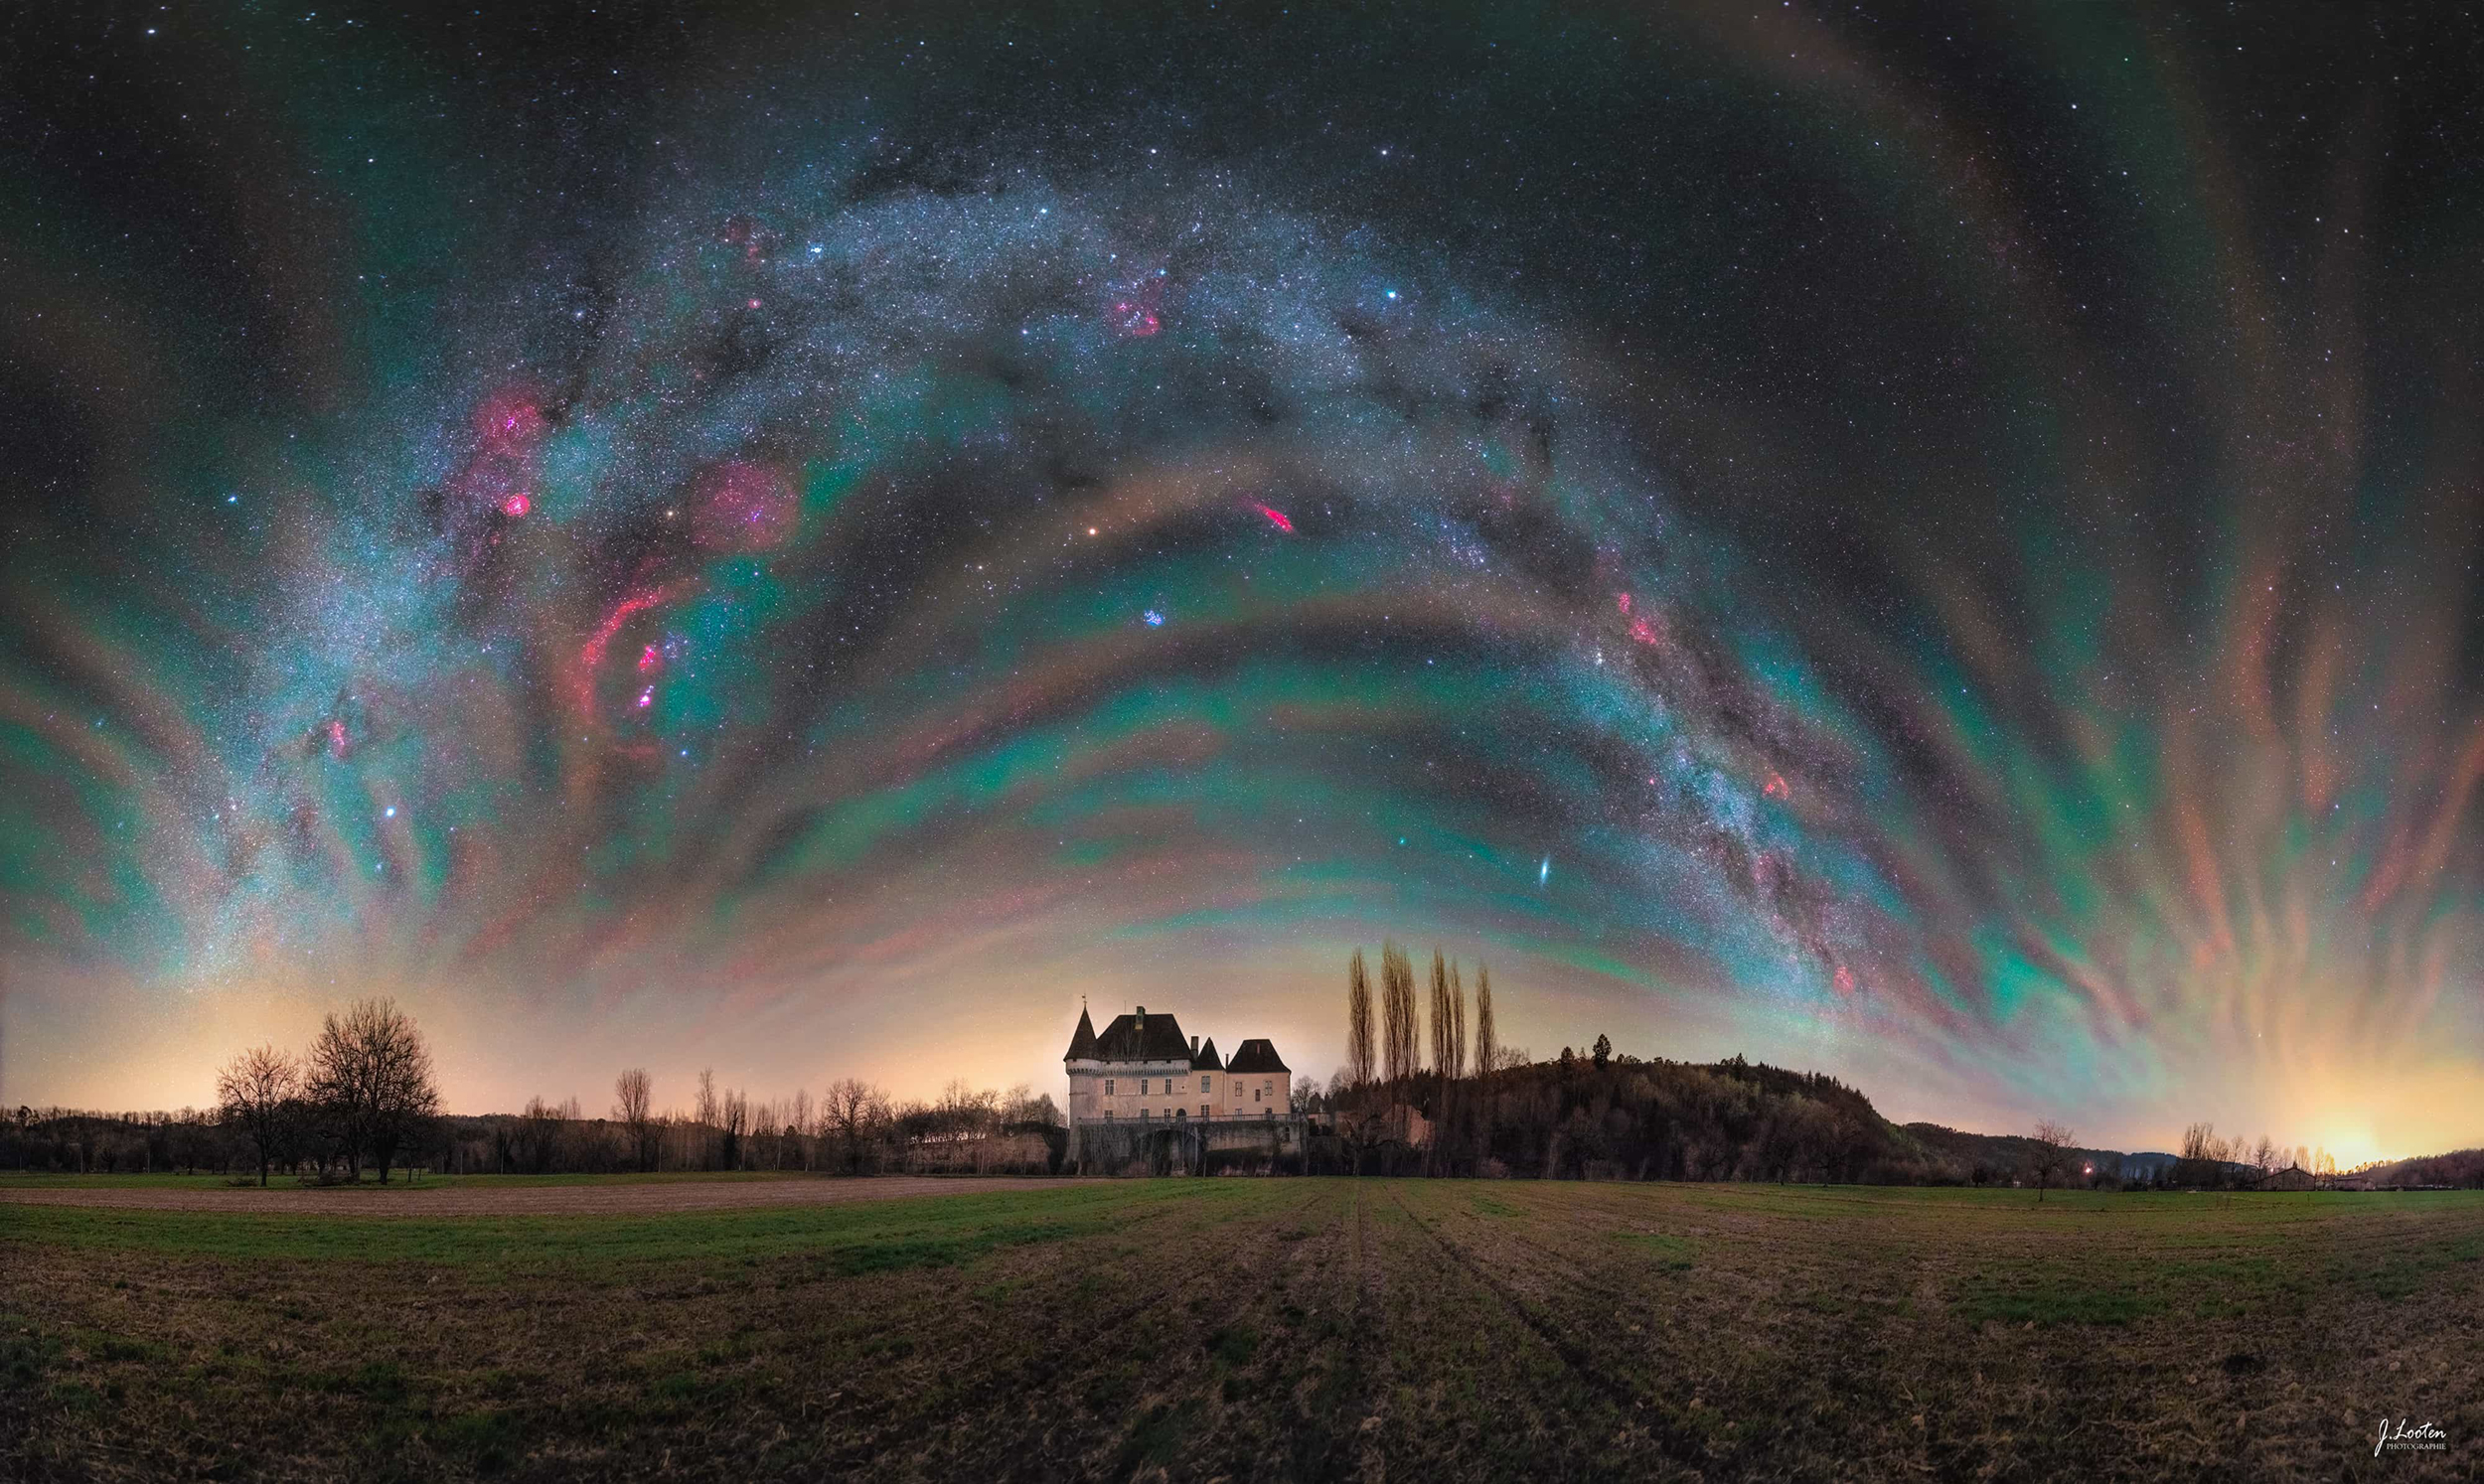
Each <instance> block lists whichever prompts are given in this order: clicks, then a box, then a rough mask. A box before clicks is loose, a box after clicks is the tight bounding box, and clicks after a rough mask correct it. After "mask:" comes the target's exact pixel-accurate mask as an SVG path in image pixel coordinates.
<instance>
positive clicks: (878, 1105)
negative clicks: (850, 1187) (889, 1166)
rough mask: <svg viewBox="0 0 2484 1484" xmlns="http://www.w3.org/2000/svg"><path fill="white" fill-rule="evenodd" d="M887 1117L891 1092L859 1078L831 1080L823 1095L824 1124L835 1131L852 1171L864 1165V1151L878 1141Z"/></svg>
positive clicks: (822, 1120) (822, 1111)
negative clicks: (877, 1137)
mask: <svg viewBox="0 0 2484 1484" xmlns="http://www.w3.org/2000/svg"><path fill="white" fill-rule="evenodd" d="M887 1117H888V1095H887V1094H886V1093H883V1092H881V1091H880V1090H879V1089H877V1088H875V1087H873V1086H871V1085H870V1084H869V1083H867V1082H864V1081H862V1080H861V1079H860V1078H858V1077H848V1078H845V1079H843V1080H842V1081H838V1082H832V1083H830V1084H829V1085H828V1091H827V1092H825V1093H823V1094H822V1095H821V1096H820V1122H821V1126H823V1127H825V1128H828V1129H831V1130H833V1131H834V1132H835V1133H836V1135H837V1141H838V1143H839V1144H840V1145H842V1146H843V1148H844V1150H845V1156H846V1168H847V1169H849V1170H858V1169H860V1168H861V1167H862V1150H863V1148H864V1146H865V1145H866V1144H868V1143H870V1142H873V1141H875V1139H876V1136H877V1134H878V1132H879V1130H880V1128H881V1126H882V1125H883V1124H884V1123H885V1122H886V1121H887Z"/></svg>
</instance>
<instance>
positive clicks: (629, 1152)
mask: <svg viewBox="0 0 2484 1484" xmlns="http://www.w3.org/2000/svg"><path fill="white" fill-rule="evenodd" d="M656 1095H657V1086H656V1083H655V1080H654V1079H653V1078H652V1077H651V1076H650V1075H649V1073H648V1072H647V1070H646V1069H645V1068H643V1067H633V1068H629V1069H627V1070H625V1071H623V1072H622V1073H621V1074H620V1075H619V1076H618V1077H616V1078H615V1079H614V1081H613V1101H612V1106H611V1108H610V1110H609V1111H608V1113H605V1114H603V1115H599V1116H590V1115H588V1114H587V1113H585V1112H584V1110H583V1109H582V1108H581V1106H580V1103H579V1100H578V1099H577V1098H575V1097H567V1098H563V1099H561V1100H559V1101H557V1102H554V1101H552V1100H549V1099H546V1098H543V1097H540V1096H539V1097H535V1098H531V1099H529V1100H528V1102H527V1104H526V1107H525V1108H524V1109H523V1110H522V1111H521V1112H519V1113H497V1114H481V1115H476V1114H453V1113H443V1112H442V1111H441V1106H440V1095H439V1089H438V1083H437V1077H436V1072H435V1068H434V1066H433V1063H432V1059H431V1054H430V1051H429V1048H428V1046H427V1044H426V1043H425V1041H424V1039H423V1037H422V1034H421V1031H420V1030H419V1029H418V1028H417V1027H416V1026H415V1024H414V1021H413V1019H412V1017H411V1016H409V1015H407V1014H406V1013H405V1012H404V1011H403V1010H402V1009H400V1008H399V1007H398V1006H397V1005H396V1004H395V1003H394V1002H393V1001H391V1000H388V999H386V998H380V999H369V1000H363V1001H358V1002H357V1003H355V1004H353V1005H350V1006H348V1007H347V1008H346V1009H344V1010H343V1011H341V1012H337V1013H332V1014H330V1015H328V1016H327V1017H326V1019H325V1020H324V1021H323V1023H322V1025H321V1027H320V1031H319V1034H318V1036H317V1037H316V1038H315V1039H313V1041H312V1042H311V1044H310V1045H309V1047H308V1048H306V1049H304V1050H303V1051H300V1052H298V1053H297V1052H294V1051H290V1050H287V1049H284V1048H280V1047H277V1046H274V1045H263V1046H254V1047H251V1048H249V1049H248V1050H245V1051H243V1052H241V1053H240V1054H239V1055H237V1056H235V1057H233V1059H232V1060H231V1061H229V1062H227V1063H226V1064H225V1065H224V1067H223V1068H221V1069H220V1070H219V1072H218V1074H217V1097H218V1102H217V1106H216V1107H214V1108H212V1109H184V1110H182V1111H180V1112H179V1113H90V1112H83V1111H78V1110H70V1109H59V1108H54V1109H46V1110H42V1111H40V1112H38V1111H37V1110H34V1109H31V1108H21V1109H18V1110H17V1111H16V1113H14V1114H13V1115H0V1168H14V1169H28V1170H51V1171H67V1172H76V1173H89V1172H103V1173H112V1172H136V1171H151V1170H163V1171H168V1172H178V1171H185V1170H189V1171H207V1170H213V1171H215V1172H217V1173H220V1174H234V1173H236V1172H237V1173H239V1174H241V1175H242V1176H243V1177H244V1178H246V1179H250V1180H254V1181H255V1182H256V1183H258V1184H261V1185H264V1184H266V1183H267V1182H268V1181H269V1179H270V1178H271V1177H273V1176H275V1175H279V1174H282V1175H288V1176H295V1177H299V1178H301V1179H304V1180H306V1181H314V1182H331V1181H333V1182H339V1183H342V1182H345V1181H350V1180H360V1179H361V1178H362V1176H363V1172H364V1171H365V1170H367V1169H370V1168H375V1167H376V1168H377V1169H378V1170H379V1171H380V1172H381V1173H380V1178H381V1179H382V1180H383V1181H386V1180H387V1179H388V1177H389V1172H390V1171H391V1170H394V1169H398V1168H410V1167H415V1166H419V1167H421V1168H425V1169H429V1170H432V1171H436V1172H440V1173H446V1174H606V1173H622V1172H630V1171H644V1172H655V1171H737V1170H810V1171H819V1172H832V1173H843V1174H880V1173H939V1174H1000V1173H1012V1174H1027V1173H1033V1174H1041V1173H1047V1172H1051V1171H1054V1170H1057V1169H1058V1168H1059V1166H1060V1162H1061V1157H1062V1155H1063V1153H1064V1152H1065V1151H1066V1146H1067V1129H1066V1127H1065V1126H1064V1120H1063V1119H1062V1117H1061V1114H1060V1110H1059V1109H1058V1107H1057V1106H1056V1105H1055V1104H1054V1103H1053V1101H1052V1099H1051V1097H1050V1095H1048V1094H1036V1093H1034V1092H1032V1091H1031V1090H1029V1089H1028V1088H1027V1087H1026V1086H1025V1085H1024V1084H1019V1085H1018V1086H1016V1087H1012V1088H1009V1089H1008V1090H1007V1091H1000V1090H995V1089H991V1088H976V1087H974V1086H972V1085H970V1084H968V1083H967V1082H965V1081H963V1080H960V1081H953V1082H951V1083H950V1084H949V1086H948V1087H947V1088H946V1089H944V1090H943V1091H942V1092H941V1094H940V1096H939V1097H937V1098H933V1099H907V1100H900V1099H897V1098H893V1097H891V1096H890V1095H889V1094H888V1093H887V1091H886V1090H884V1089H882V1088H880V1087H878V1086H876V1085H874V1084H871V1083H868V1082H864V1081H862V1080H860V1079H858V1078H843V1079H839V1080H837V1081H834V1082H831V1083H829V1084H828V1086H827V1087H825V1088H824V1089H822V1090H821V1091H820V1092H819V1093H817V1094H816V1095H815V1094H814V1093H812V1092H811V1091H810V1090H808V1089H800V1090H797V1091H795V1092H793V1093H791V1094H788V1095H784V1096H781V1097H777V1098H772V1099H771V1098H754V1097H752V1096H750V1095H749V1094H748V1093H746V1092H745V1091H743V1090H741V1089H739V1088H731V1087H726V1086H723V1085H722V1084H720V1083H719V1082H718V1081H717V1079H716V1076H715V1074H714V1072H713V1071H712V1070H702V1071H701V1072H700V1073H699V1076H698V1079H697V1081H696V1083H695V1085H694V1086H693V1087H692V1089H691V1090H690V1097H689V1099H688V1102H687V1104H686V1105H684V1106H680V1107H673V1108H666V1107H662V1106H660V1105H659V1103H658V1101H657V1096H656Z"/></svg>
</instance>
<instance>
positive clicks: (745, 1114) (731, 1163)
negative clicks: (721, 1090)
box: [721, 1088, 750, 1170]
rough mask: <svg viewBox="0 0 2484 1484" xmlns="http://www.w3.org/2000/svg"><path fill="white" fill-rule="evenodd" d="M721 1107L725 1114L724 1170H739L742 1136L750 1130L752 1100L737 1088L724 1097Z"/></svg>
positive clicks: (740, 1165)
mask: <svg viewBox="0 0 2484 1484" xmlns="http://www.w3.org/2000/svg"><path fill="white" fill-rule="evenodd" d="M721 1106H722V1109H723V1114H724V1122H723V1128H724V1148H723V1159H724V1168H726V1169H728V1170H737V1169H740V1168H741V1167H742V1135H743V1134H744V1133H746V1132H748V1131H749V1128H750V1100H749V1099H748V1098H746V1097H744V1096H743V1095H742V1092H741V1090H740V1089H739V1088H736V1089H734V1090H733V1091H732V1092H729V1093H727V1094H725V1095H724V1101H723V1104H722V1105H721Z"/></svg>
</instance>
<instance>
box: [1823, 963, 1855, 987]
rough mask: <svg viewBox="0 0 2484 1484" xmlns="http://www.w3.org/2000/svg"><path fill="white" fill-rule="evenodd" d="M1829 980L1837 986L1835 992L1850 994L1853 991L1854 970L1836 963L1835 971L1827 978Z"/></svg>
mask: <svg viewBox="0 0 2484 1484" xmlns="http://www.w3.org/2000/svg"><path fill="white" fill-rule="evenodd" d="M1829 982H1830V983H1832V984H1834V985H1836V986H1837V992H1838V993H1839V994H1852V993H1853V992H1854V970H1852V969H1850V968H1848V967H1846V965H1843V964H1840V965H1837V972H1836V973H1835V974H1834V975H1832V976H1831V977H1830V978H1829Z"/></svg>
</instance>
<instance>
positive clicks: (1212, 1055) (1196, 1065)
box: [1190, 1036, 1225, 1072]
mask: <svg viewBox="0 0 2484 1484" xmlns="http://www.w3.org/2000/svg"><path fill="white" fill-rule="evenodd" d="M1190 1070H1191V1071H1193V1072H1222V1071H1223V1070H1225V1064H1224V1061H1223V1059H1222V1058H1220V1057H1218V1056H1217V1055H1216V1038H1215V1037H1214V1036H1210V1037H1208V1038H1207V1039H1206V1040H1205V1041H1203V1042H1201V1043H1200V1045H1199V1049H1198V1052H1197V1054H1196V1055H1194V1056H1192V1057H1191V1058H1190Z"/></svg>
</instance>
